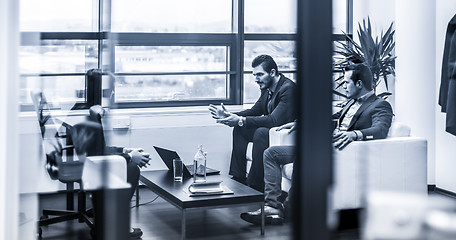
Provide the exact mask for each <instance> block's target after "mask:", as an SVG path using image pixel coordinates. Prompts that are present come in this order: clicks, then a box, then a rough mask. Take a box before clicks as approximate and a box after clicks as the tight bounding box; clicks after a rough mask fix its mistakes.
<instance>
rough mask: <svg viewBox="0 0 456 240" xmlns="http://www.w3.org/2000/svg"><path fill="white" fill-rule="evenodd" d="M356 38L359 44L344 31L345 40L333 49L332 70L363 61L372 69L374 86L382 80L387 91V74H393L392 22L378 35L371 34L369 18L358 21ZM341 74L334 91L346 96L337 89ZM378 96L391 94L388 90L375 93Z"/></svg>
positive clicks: (340, 82) (338, 69)
mask: <svg viewBox="0 0 456 240" xmlns="http://www.w3.org/2000/svg"><path fill="white" fill-rule="evenodd" d="M358 26H359V30H358V38H359V44H358V43H357V42H355V41H354V40H353V38H351V37H350V36H349V35H348V34H347V33H344V35H345V37H346V39H347V41H341V42H338V45H336V49H335V57H334V58H335V61H334V64H333V70H334V71H335V72H343V70H344V68H345V67H346V66H347V65H350V64H354V63H365V64H366V65H367V66H368V67H369V68H370V69H371V71H372V74H373V75H374V83H375V86H378V84H379V83H380V82H381V81H382V80H383V81H384V84H385V87H386V90H387V91H388V81H387V77H388V76H389V75H393V76H395V71H394V70H395V59H396V56H394V55H393V50H394V46H395V42H394V33H395V31H394V30H392V27H393V23H391V25H390V26H389V28H388V30H387V31H386V32H385V33H384V34H383V31H382V33H381V34H380V36H376V37H375V39H374V36H373V35H372V27H371V23H370V19H369V18H368V19H367V25H366V21H365V20H363V25H362V26H361V24H360V23H358ZM342 79H343V76H339V77H338V78H336V79H335V81H336V88H335V93H336V94H337V95H340V96H344V97H346V96H345V95H344V94H342V93H340V92H338V91H337V89H338V88H339V87H340V86H342V84H343V82H342V81H341V80H342ZM377 95H379V96H383V97H385V98H386V97H387V96H389V95H391V93H390V92H384V93H380V94H377Z"/></svg>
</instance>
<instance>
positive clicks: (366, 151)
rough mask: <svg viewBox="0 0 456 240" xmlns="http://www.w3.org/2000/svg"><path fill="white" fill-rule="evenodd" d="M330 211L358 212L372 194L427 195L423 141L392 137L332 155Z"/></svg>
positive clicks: (420, 139) (354, 145)
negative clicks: (385, 192) (355, 209)
mask: <svg viewBox="0 0 456 240" xmlns="http://www.w3.org/2000/svg"><path fill="white" fill-rule="evenodd" d="M333 160H334V172H333V173H334V181H333V182H334V187H333V194H334V195H333V209H350V208H359V207H362V206H363V204H364V202H363V201H364V199H363V198H364V196H365V194H366V193H367V192H369V191H373V190H388V191H401V192H414V193H423V194H426V193H427V141H426V139H424V138H418V137H393V138H387V139H382V140H371V141H359V142H352V143H351V144H349V145H348V146H347V147H346V148H345V149H343V150H342V151H338V150H335V151H334V159H333Z"/></svg>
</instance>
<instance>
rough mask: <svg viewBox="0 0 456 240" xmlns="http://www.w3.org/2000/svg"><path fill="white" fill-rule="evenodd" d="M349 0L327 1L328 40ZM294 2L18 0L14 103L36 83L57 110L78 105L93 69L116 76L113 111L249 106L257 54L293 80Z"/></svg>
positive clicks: (341, 26) (24, 101) (343, 20)
mask: <svg viewBox="0 0 456 240" xmlns="http://www.w3.org/2000/svg"><path fill="white" fill-rule="evenodd" d="M99 1H102V2H99ZM351 1H352V0H333V4H334V8H333V9H334V13H333V15H334V18H333V20H334V24H333V25H334V31H333V34H334V36H336V37H335V39H337V36H338V37H339V39H341V36H342V35H341V33H342V31H345V32H347V31H349V28H348V25H347V24H348V23H349V22H350V21H348V19H349V17H348V16H350V14H349V7H347V6H349V2H351ZM296 4H297V1H296V0H283V1H280V4H277V1H274V0H217V1H213V0H167V1H161V0H160V1H159V0H148V1H144V0H129V1H125V0H111V1H106V0H104V1H103V0H66V1H60V0H42V1H39V2H36V1H33V0H22V1H20V13H21V15H20V30H21V39H22V40H21V41H22V43H21V48H20V73H21V83H20V86H21V88H20V102H21V105H22V107H23V110H31V109H33V108H31V107H30V106H31V104H32V101H31V98H30V92H31V91H35V90H41V91H45V94H46V97H47V98H48V100H49V101H50V102H52V103H55V104H54V105H55V106H54V107H56V108H63V107H64V105H66V104H68V105H71V104H72V103H75V102H76V103H82V104H83V103H86V102H87V91H90V89H87V87H88V86H86V82H85V73H86V72H87V71H88V70H90V69H94V68H102V70H103V72H104V73H105V74H106V76H108V75H107V74H108V73H109V74H110V75H109V76H114V79H115V82H114V84H113V90H114V91H113V92H114V94H113V99H112V100H113V103H114V105H113V106H114V107H118V108H131V107H159V106H195V105H207V104H208V103H209V102H210V103H222V102H223V103H225V104H249V103H253V102H254V101H255V100H256V99H257V98H258V96H259V94H260V92H259V88H258V86H257V85H256V84H255V83H254V79H253V76H252V71H251V70H252V69H251V65H250V64H251V61H252V59H253V58H254V57H255V56H257V55H259V54H269V55H271V56H272V57H273V58H274V59H275V60H276V62H277V64H278V67H279V71H281V72H282V73H283V74H284V75H285V76H287V77H289V78H290V79H296V77H295V73H296V55H295V37H296V29H297V24H296V14H297V13H296V11H295V10H296ZM177 6H178V7H177ZM271 6H274V7H271ZM107 50H109V51H111V52H110V53H109V54H105V53H106V52H107ZM111 73H112V74H111ZM103 79H108V78H106V77H104V78H103ZM103 81H104V80H103ZM103 86H104V88H107V87H108V84H106V83H103ZM99 95H102V93H100V94H99ZM57 103H59V104H57ZM86 107H88V106H86Z"/></svg>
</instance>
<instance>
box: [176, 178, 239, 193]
mask: <svg viewBox="0 0 456 240" xmlns="http://www.w3.org/2000/svg"><path fill="white" fill-rule="evenodd" d="M185 190H187V191H185ZM184 191H185V192H187V193H188V194H189V196H190V197H194V196H208V195H223V194H233V191H231V189H229V188H228V187H227V186H225V185H222V181H215V182H202V183H192V184H190V186H188V189H184Z"/></svg>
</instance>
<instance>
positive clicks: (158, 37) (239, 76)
mask: <svg viewBox="0 0 456 240" xmlns="http://www.w3.org/2000/svg"><path fill="white" fill-rule="evenodd" d="M103 1H104V0H99V2H98V3H99V8H100V9H99V14H98V16H97V17H98V19H97V20H98V23H99V26H98V31H95V32H21V46H28V45H32V46H40V44H41V41H44V40H96V41H98V56H97V60H98V68H101V67H102V61H103V56H104V55H103V54H104V53H103V51H104V50H105V47H104V44H105V43H104V42H105V41H106V42H107V43H108V44H110V45H109V46H107V47H108V48H111V53H110V54H111V55H110V59H109V62H108V63H109V65H108V66H109V68H110V69H115V52H114V50H113V49H114V48H115V47H116V46H225V47H227V70H226V71H212V72H211V71H202V72H196V71H194V72H187V71H186V72H149V73H147V72H146V73H126V72H119V73H116V72H114V71H111V72H112V73H113V74H114V75H115V76H117V75H118V76H135V75H141V76H147V75H170V74H176V75H192V74H226V75H227V76H229V78H228V81H227V83H226V84H227V91H228V95H227V98H226V99H223V100H221V99H207V100H182V101H151V102H144V101H138V102H114V98H112V100H111V102H110V104H111V105H110V106H109V107H111V108H119V109H122V108H154V107H178V106H202V105H208V104H210V103H212V104H220V103H224V104H226V105H242V104H244V89H243V88H244V74H249V73H252V71H251V70H244V43H245V42H246V41H296V39H297V34H296V33H272V34H268V33H244V0H232V33H142V32H137V33H132V32H109V31H101V30H100V29H102V27H101V26H102V25H103V24H102V21H103V19H105V20H106V18H107V17H108V18H109V16H102V13H103V11H102V7H103ZM345 1H346V3H347V24H346V26H347V28H346V29H345V30H346V32H347V33H348V34H349V35H350V36H351V35H352V21H353V20H352V19H353V0H345ZM37 36H39V38H37ZM332 38H333V41H344V40H346V39H345V36H344V35H343V34H332ZM34 39H39V41H38V42H37V40H34ZM237 59H238V60H237ZM103 70H104V71H103V75H107V73H105V69H103ZM106 70H107V71H106V72H109V69H106ZM282 72H284V73H293V74H296V69H294V70H286V71H282ZM29 75H30V76H39V77H44V76H81V75H85V73H80V72H78V73H46V74H21V76H29ZM101 84H102V83H101V82H100V83H94V84H91V85H87V82H86V86H85V93H86V100H85V102H83V103H76V106H75V107H77V108H78V109H88V108H89V107H90V106H92V105H93V104H97V103H100V102H101V98H102V96H103V89H102V88H101ZM114 92H115V89H114ZM32 110H33V106H32V105H28V104H21V111H32Z"/></svg>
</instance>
